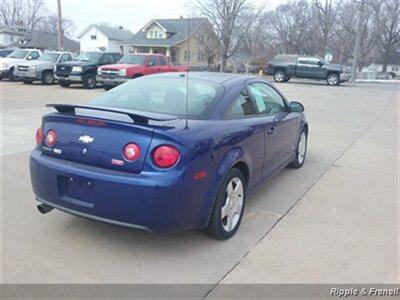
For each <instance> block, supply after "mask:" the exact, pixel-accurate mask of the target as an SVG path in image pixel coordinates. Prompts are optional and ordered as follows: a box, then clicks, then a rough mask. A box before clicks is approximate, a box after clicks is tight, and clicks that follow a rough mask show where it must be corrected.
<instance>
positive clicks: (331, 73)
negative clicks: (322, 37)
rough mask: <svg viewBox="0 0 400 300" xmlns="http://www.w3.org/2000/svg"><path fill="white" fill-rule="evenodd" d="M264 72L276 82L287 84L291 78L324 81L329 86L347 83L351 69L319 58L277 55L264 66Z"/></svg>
mask: <svg viewBox="0 0 400 300" xmlns="http://www.w3.org/2000/svg"><path fill="white" fill-rule="evenodd" d="M265 72H266V73H267V74H270V75H273V76H274V80H275V81H276V82H287V81H289V80H290V78H292V77H298V78H308V79H317V80H326V82H327V84H329V85H339V84H340V83H341V82H345V81H348V80H349V79H350V76H351V68H350V67H347V66H345V65H339V64H331V63H328V62H326V61H325V60H323V59H322V58H319V57H299V56H296V55H278V56H277V57H276V58H275V59H274V60H272V61H271V62H269V63H268V64H267V66H266V69H265Z"/></svg>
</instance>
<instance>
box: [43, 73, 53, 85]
mask: <svg viewBox="0 0 400 300" xmlns="http://www.w3.org/2000/svg"><path fill="white" fill-rule="evenodd" d="M42 83H43V84H46V85H50V84H53V83H54V75H53V72H51V71H46V72H43V74H42Z"/></svg>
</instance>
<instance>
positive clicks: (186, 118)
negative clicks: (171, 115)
mask: <svg viewBox="0 0 400 300" xmlns="http://www.w3.org/2000/svg"><path fill="white" fill-rule="evenodd" d="M187 27H188V28H187V32H188V40H187V48H186V58H187V71H186V108H185V110H186V111H185V129H189V121H188V116H189V69H190V18H189V15H188V18H187Z"/></svg>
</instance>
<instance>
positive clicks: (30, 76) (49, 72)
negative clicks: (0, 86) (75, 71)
mask: <svg viewBox="0 0 400 300" xmlns="http://www.w3.org/2000/svg"><path fill="white" fill-rule="evenodd" d="M70 60H72V55H71V53H69V52H48V53H45V54H42V56H41V57H39V58H38V59H37V60H34V61H27V62H24V63H20V64H17V65H16V67H15V69H14V77H15V78H16V79H17V80H21V81H22V82H23V83H26V84H31V83H32V82H34V81H36V80H40V81H41V82H42V83H43V84H52V83H54V73H53V72H54V66H55V65H56V64H57V63H62V62H66V61H70Z"/></svg>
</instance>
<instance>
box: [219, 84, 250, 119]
mask: <svg viewBox="0 0 400 300" xmlns="http://www.w3.org/2000/svg"><path fill="white" fill-rule="evenodd" d="M256 114H257V111H256V108H255V107H254V103H253V101H252V100H251V98H250V96H249V94H248V93H247V90H245V89H243V90H242V91H241V92H240V94H239V95H238V96H237V97H236V98H235V100H233V102H232V103H231V105H230V106H229V107H228V109H227V110H226V112H225V117H226V118H227V119H240V118H244V117H246V116H252V115H256Z"/></svg>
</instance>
